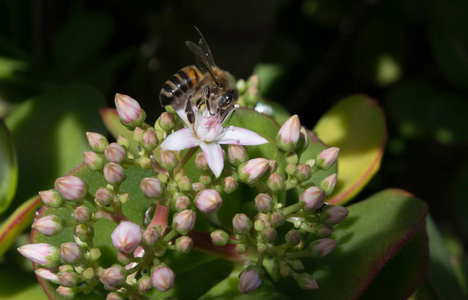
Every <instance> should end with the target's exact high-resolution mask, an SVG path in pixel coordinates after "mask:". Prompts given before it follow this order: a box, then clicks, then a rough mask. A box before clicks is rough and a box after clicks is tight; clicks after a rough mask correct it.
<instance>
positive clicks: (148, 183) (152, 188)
mask: <svg viewBox="0 0 468 300" xmlns="http://www.w3.org/2000/svg"><path fill="white" fill-rule="evenodd" d="M140 189H141V191H142V192H143V194H144V195H145V196H146V197H147V198H150V199H157V198H160V197H161V196H162V195H163V193H164V185H163V184H162V183H161V181H159V179H157V178H153V177H145V178H143V180H142V181H141V184H140Z"/></svg>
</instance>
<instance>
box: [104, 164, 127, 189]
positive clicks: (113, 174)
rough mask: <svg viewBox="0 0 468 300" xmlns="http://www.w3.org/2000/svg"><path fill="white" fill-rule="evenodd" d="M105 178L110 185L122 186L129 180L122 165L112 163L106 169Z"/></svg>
mask: <svg viewBox="0 0 468 300" xmlns="http://www.w3.org/2000/svg"><path fill="white" fill-rule="evenodd" d="M104 178H105V179H106V181H107V182H108V183H110V184H116V185H117V184H121V183H122V182H124V180H125V179H126V178H127V175H126V174H125V171H124V168H123V167H122V166H121V165H118V164H116V163H113V162H110V163H108V164H107V165H106V166H105V167H104Z"/></svg>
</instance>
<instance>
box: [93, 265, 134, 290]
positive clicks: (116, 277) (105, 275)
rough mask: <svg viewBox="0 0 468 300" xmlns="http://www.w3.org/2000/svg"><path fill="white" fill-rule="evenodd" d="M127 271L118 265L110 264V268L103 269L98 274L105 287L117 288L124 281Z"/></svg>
mask: <svg viewBox="0 0 468 300" xmlns="http://www.w3.org/2000/svg"><path fill="white" fill-rule="evenodd" d="M126 277H127V272H126V270H125V268H124V267H122V266H120V265H117V264H116V265H112V266H111V267H110V268H107V269H105V270H103V271H102V272H101V273H100V274H99V280H101V282H102V283H103V284H104V286H105V287H107V288H111V289H112V288H117V287H119V286H120V285H122V284H123V283H124V282H125V279H126Z"/></svg>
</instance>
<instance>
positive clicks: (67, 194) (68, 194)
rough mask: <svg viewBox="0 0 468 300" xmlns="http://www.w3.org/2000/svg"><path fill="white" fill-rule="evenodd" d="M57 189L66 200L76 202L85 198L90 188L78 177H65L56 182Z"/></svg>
mask: <svg viewBox="0 0 468 300" xmlns="http://www.w3.org/2000/svg"><path fill="white" fill-rule="evenodd" d="M54 186H55V189H56V190H57V191H58V192H59V193H60V195H62V197H63V198H64V199H65V200H68V201H76V200H80V199H81V198H83V197H84V196H85V195H86V193H87V191H88V188H87V187H86V185H85V183H84V182H83V180H81V178H79V177H76V176H65V177H60V178H58V179H57V180H55V184H54Z"/></svg>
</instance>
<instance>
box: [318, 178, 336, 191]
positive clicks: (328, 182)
mask: <svg viewBox="0 0 468 300" xmlns="http://www.w3.org/2000/svg"><path fill="white" fill-rule="evenodd" d="M319 186H320V187H321V188H322V189H324V190H325V194H326V195H330V194H331V193H333V190H334V189H335V186H336V173H334V174H331V175H330V176H328V177H326V178H324V179H322V181H320V184H319Z"/></svg>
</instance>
